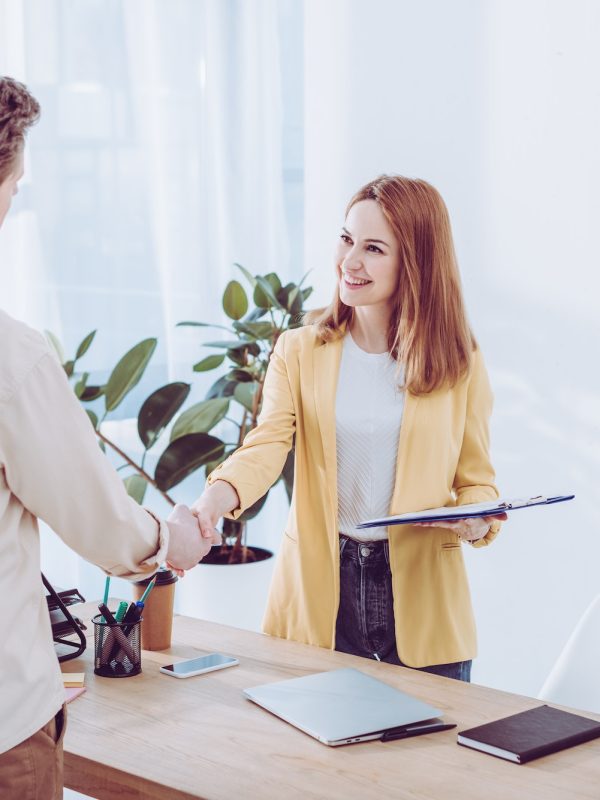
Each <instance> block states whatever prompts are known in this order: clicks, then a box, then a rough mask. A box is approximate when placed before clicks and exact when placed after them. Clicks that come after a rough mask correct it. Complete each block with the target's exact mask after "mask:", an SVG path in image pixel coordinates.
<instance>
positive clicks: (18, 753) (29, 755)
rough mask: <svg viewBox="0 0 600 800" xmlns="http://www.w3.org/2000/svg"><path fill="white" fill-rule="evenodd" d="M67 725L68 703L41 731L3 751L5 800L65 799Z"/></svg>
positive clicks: (1, 794) (0, 766)
mask: <svg viewBox="0 0 600 800" xmlns="http://www.w3.org/2000/svg"><path fill="white" fill-rule="evenodd" d="M66 725H67V707H66V705H64V706H63V707H62V708H61V710H60V711H59V712H58V714H57V715H56V716H55V717H53V718H52V719H51V720H50V722H48V723H47V725H44V727H43V728H40V730H39V731H38V732H37V733H34V734H33V736H30V737H29V739H25V741H24V742H21V743H20V744H18V745H16V746H15V747H13V748H12V749H11V750H7V752H6V753H2V754H0V798H2V800H62V796H63V738H64V735H65V729H66Z"/></svg>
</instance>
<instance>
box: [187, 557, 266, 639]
mask: <svg viewBox="0 0 600 800" xmlns="http://www.w3.org/2000/svg"><path fill="white" fill-rule="evenodd" d="M213 549H214V550H217V553H216V554H211V556H207V558H206V559H204V561H201V562H200V564H198V566H197V567H194V569H192V570H190V571H189V572H187V573H186V574H185V577H184V578H182V579H181V580H180V581H179V583H178V585H177V592H176V595H175V608H176V611H177V612H178V613H180V614H185V615H187V616H190V617H199V618H201V619H206V620H209V621H211V622H218V623H221V624H223V625H232V626H233V627H235V628H245V629H246V630H250V631H260V630H261V623H262V618H263V615H264V612H265V607H266V605H267V596H268V593H269V586H270V583H271V576H272V574H273V566H274V563H275V561H274V559H273V558H272V556H273V554H272V553H271V552H270V551H269V550H265V549H263V548H261V547H251V548H248V549H249V550H250V551H251V552H252V553H253V554H255V555H256V560H254V561H247V562H246V563H244V564H228V563H223V560H221V561H220V563H210V559H211V557H212V558H213V560H214V559H215V557H216V559H217V562H219V558H218V548H213Z"/></svg>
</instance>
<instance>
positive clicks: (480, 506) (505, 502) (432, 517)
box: [356, 494, 575, 530]
mask: <svg viewBox="0 0 600 800" xmlns="http://www.w3.org/2000/svg"><path fill="white" fill-rule="evenodd" d="M574 497H575V495H574V494H561V495H556V496H554V497H544V496H542V495H539V496H538V497H530V498H526V499H503V498H498V499H497V500H488V501H486V502H484V503H467V504H465V505H464V506H443V507H442V508H426V509H425V510H424V511H414V512H409V513H408V514H396V515H392V516H391V517H379V518H378V519H368V520H365V521H364V522H360V523H359V524H358V525H357V526H356V529H357V530H363V529H364V528H380V527H386V526H388V525H411V524H413V523H415V522H444V521H446V520H457V519H472V518H474V517H489V516H494V515H495V514H503V513H508V512H510V511H516V510H517V509H518V508H532V507H533V506H548V505H552V504H553V503H564V502H565V501H566V500H573V498H574Z"/></svg>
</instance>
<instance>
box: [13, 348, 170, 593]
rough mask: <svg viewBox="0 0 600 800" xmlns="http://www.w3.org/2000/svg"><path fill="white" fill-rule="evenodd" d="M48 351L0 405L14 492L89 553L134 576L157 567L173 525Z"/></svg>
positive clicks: (106, 567)
mask: <svg viewBox="0 0 600 800" xmlns="http://www.w3.org/2000/svg"><path fill="white" fill-rule="evenodd" d="M40 350H41V353H42V354H41V357H40V358H39V360H38V362H37V363H36V365H35V366H34V367H33V368H32V369H31V370H30V372H29V373H28V374H27V376H26V378H25V379H24V380H23V381H22V383H20V385H19V386H18V388H17V389H16V390H15V391H14V393H13V395H12V396H11V397H10V398H9V400H8V401H7V402H5V403H3V404H2V405H1V407H0V466H1V467H2V470H3V478H4V480H5V481H6V484H7V486H8V488H9V489H10V491H11V492H12V494H13V495H14V496H15V497H16V498H17V499H18V500H19V501H20V503H21V504H22V506H23V507H24V509H25V511H24V513H27V512H29V513H31V514H33V515H35V516H36V517H39V518H40V519H43V520H44V522H46V523H47V524H48V525H49V526H50V527H51V528H52V529H53V530H54V531H55V532H56V533H57V534H58V536H60V538H61V539H62V540H63V541H64V542H65V543H66V544H67V545H68V546H69V547H71V548H72V549H73V550H75V552H77V553H79V555H80V556H82V557H83V558H85V559H86V560H87V561H91V562H92V563H94V564H97V565H98V566H99V567H101V568H102V569H103V570H105V571H106V572H108V573H109V574H111V575H116V576H120V577H124V578H128V579H130V580H135V579H137V578H143V577H145V576H146V575H148V573H152V572H156V570H157V569H158V567H159V566H160V564H161V563H162V561H164V558H165V555H166V550H167V546H168V529H167V525H166V523H164V522H161V521H160V520H159V519H157V518H155V517H154V515H153V514H152V513H150V512H148V511H146V510H145V509H143V508H142V507H141V506H139V505H138V504H137V503H136V502H135V501H134V500H132V498H131V497H129V496H128V495H127V492H126V491H125V488H124V486H123V482H122V481H121V479H120V478H119V476H118V475H117V473H116V472H115V470H114V469H113V467H112V466H111V465H110V463H109V461H108V459H107V457H106V456H105V455H104V454H103V453H102V452H101V450H100V448H99V447H98V442H97V440H96V436H95V434H94V431H93V429H92V426H91V424H90V421H89V419H88V417H87V415H86V413H85V412H84V410H83V409H82V407H81V404H80V403H79V401H78V400H77V399H76V397H75V395H74V393H73V391H72V390H71V387H70V386H69V384H68V381H67V378H66V376H65V374H64V371H63V369H62V367H61V366H60V365H59V364H58V362H57V361H56V359H55V358H54V356H53V355H52V354H51V353H50V352H49V351H48V352H45V351H44V350H43V349H42V348H40Z"/></svg>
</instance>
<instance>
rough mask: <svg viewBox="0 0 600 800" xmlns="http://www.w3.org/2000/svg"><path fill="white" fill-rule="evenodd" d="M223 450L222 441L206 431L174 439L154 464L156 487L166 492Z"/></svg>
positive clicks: (218, 455)
mask: <svg viewBox="0 0 600 800" xmlns="http://www.w3.org/2000/svg"><path fill="white" fill-rule="evenodd" d="M224 450H225V445H224V443H223V442H222V441H221V440H220V439H217V438H216V437H215V436H210V435H209V434H208V433H188V434H187V435H186V436H181V437H180V438H179V439H175V441H174V442H171V444H170V445H169V446H168V447H167V449H166V450H165V451H164V453H163V454H162V455H161V457H160V458H159V460H158V464H157V465H156V471H155V473H154V478H155V480H156V484H157V486H158V488H159V489H160V490H161V491H163V492H167V491H168V490H169V489H171V488H172V487H173V486H176V485H177V484H178V483H181V481H182V480H183V479H184V478H187V477H188V475H191V474H192V472H195V471H196V470H197V469H198V467H201V466H202V465H203V464H206V463H208V462H209V461H214V459H215V458H219V457H220V456H221V455H222V453H223V452H224Z"/></svg>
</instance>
